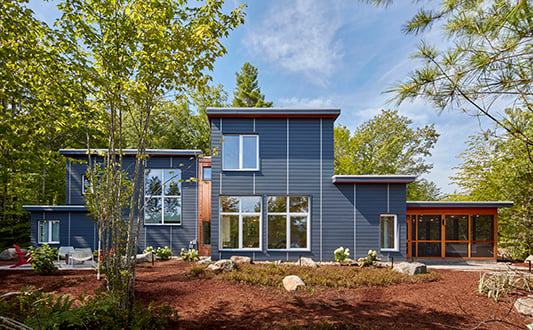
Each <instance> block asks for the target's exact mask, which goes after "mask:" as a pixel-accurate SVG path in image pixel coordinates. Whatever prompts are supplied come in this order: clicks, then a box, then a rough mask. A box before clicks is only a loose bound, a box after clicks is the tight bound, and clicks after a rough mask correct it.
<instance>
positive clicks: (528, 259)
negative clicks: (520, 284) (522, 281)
mask: <svg viewBox="0 0 533 330" xmlns="http://www.w3.org/2000/svg"><path fill="white" fill-rule="evenodd" d="M524 262H533V254H530V255H529V257H527V258H526V260H524Z"/></svg>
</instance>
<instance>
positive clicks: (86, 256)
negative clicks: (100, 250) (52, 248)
mask: <svg viewBox="0 0 533 330" xmlns="http://www.w3.org/2000/svg"><path fill="white" fill-rule="evenodd" d="M90 260H93V251H92V250H91V248H83V249H74V252H72V256H70V255H69V258H68V261H69V264H71V265H74V263H75V262H77V263H84V262H85V261H90Z"/></svg>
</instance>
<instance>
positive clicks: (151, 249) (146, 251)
mask: <svg viewBox="0 0 533 330" xmlns="http://www.w3.org/2000/svg"><path fill="white" fill-rule="evenodd" d="M149 252H152V253H153V254H155V252H156V251H155V249H154V248H153V247H152V246H147V247H146V249H144V251H143V253H149Z"/></svg>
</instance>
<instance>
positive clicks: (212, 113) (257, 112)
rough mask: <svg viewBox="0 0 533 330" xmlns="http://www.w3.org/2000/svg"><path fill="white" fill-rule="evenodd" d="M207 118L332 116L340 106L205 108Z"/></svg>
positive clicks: (339, 110) (336, 115) (338, 113)
mask: <svg viewBox="0 0 533 330" xmlns="http://www.w3.org/2000/svg"><path fill="white" fill-rule="evenodd" d="M206 112H207V117H208V118H210V119H211V118H225V117H233V118H243V117H250V118H252V117H253V118H257V117H263V118H265V117H266V118H333V119H336V118H337V117H338V116H339V115H340V113H341V109H340V108H207V111H206Z"/></svg>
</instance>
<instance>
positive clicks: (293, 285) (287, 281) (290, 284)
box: [283, 275, 305, 291]
mask: <svg viewBox="0 0 533 330" xmlns="http://www.w3.org/2000/svg"><path fill="white" fill-rule="evenodd" d="M299 286H305V283H304V281H302V279H301V278H299V277H298V276H296V275H289V276H285V277H284V278H283V287H285V290H287V291H295V290H296V289H298V287H299Z"/></svg>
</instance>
